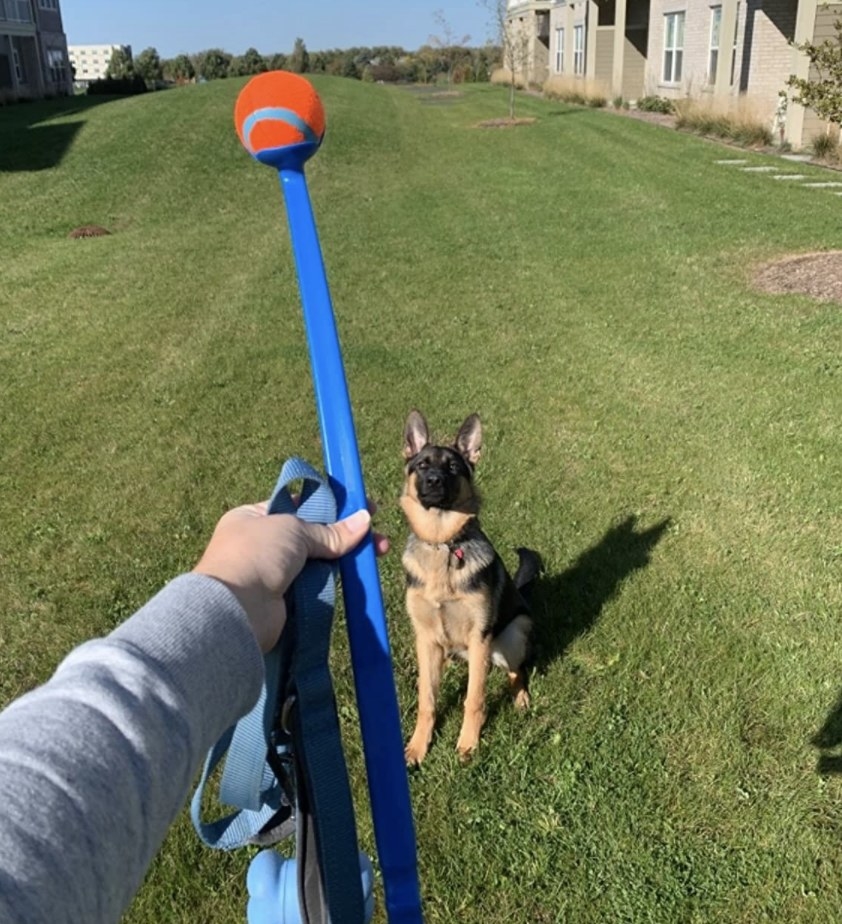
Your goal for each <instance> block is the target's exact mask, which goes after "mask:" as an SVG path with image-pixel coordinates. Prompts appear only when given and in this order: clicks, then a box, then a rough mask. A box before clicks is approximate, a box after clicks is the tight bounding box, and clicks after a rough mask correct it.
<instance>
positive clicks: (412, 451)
mask: <svg viewBox="0 0 842 924" xmlns="http://www.w3.org/2000/svg"><path fill="white" fill-rule="evenodd" d="M429 442H430V431H429V430H428V429H427V421H426V420H424V415H423V414H422V413H421V412H420V411H410V412H409V417H407V419H406V427H405V428H404V432H403V457H404V459H407V460H409V459H411V458H412V457H413V456H414V455H417V454H418V453H419V452H421V450H422V449H423V448H424V447H425V446H426V445H427V444H428V443H429Z"/></svg>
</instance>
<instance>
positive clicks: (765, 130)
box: [673, 97, 772, 147]
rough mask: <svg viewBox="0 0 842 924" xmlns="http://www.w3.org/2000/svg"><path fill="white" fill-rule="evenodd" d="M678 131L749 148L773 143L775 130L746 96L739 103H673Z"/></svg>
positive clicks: (695, 100) (700, 101) (725, 101)
mask: <svg viewBox="0 0 842 924" xmlns="http://www.w3.org/2000/svg"><path fill="white" fill-rule="evenodd" d="M673 109H674V111H675V117H676V118H675V125H676V128H684V129H688V130H690V131H694V132H698V133H699V134H700V135H712V136H714V137H716V138H725V139H727V140H729V141H734V142H736V143H737V144H741V145H745V146H748V147H765V146H768V145H770V144H771V143H772V129H771V127H770V126H769V125H768V124H767V121H766V120H765V119H764V118H763V117H762V115H760V114H759V113H758V111H757V109H756V108H755V107H754V106H753V105H752V104H751V103H749V102H748V101H746V100H745V98H744V97H739V98H738V99H736V100H730V99H729V100H721V101H719V100H716V101H713V100H698V99H683V100H676V101H675V102H674V103H673Z"/></svg>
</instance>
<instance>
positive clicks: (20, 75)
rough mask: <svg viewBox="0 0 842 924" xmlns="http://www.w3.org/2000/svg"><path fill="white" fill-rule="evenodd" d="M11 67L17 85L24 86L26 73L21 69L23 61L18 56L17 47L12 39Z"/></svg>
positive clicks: (18, 50)
mask: <svg viewBox="0 0 842 924" xmlns="http://www.w3.org/2000/svg"><path fill="white" fill-rule="evenodd" d="M12 67H13V68H14V69H15V77H17V80H18V84H26V71H25V70H24V67H23V59H22V58H21V56H20V49H19V48H18V47H17V44H16V41H15V39H14V38H13V39H12Z"/></svg>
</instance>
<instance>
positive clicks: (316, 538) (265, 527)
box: [193, 503, 389, 652]
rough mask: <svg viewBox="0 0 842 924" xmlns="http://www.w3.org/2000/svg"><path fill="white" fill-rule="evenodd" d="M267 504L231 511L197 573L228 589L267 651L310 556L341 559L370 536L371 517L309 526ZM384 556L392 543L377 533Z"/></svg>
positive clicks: (357, 516)
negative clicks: (269, 510) (286, 600)
mask: <svg viewBox="0 0 842 924" xmlns="http://www.w3.org/2000/svg"><path fill="white" fill-rule="evenodd" d="M267 506H268V505H267V504H266V503H262V504H249V505H247V506H245V507H236V508H235V509H234V510H229V511H228V513H226V514H225V515H224V516H223V517H222V519H221V520H220V521H219V523H218V524H217V526H216V529H215V530H214V533H213V536H212V537H211V540H210V542H209V543H208V547H207V548H206V549H205V552H204V554H203V555H202V557H201V559H200V560H199V563H198V564H197V565H196V567H195V568H194V569H193V571H194V573H196V574H206V575H208V576H209V577H213V578H216V579H217V580H218V581H221V582H222V583H223V584H225V585H226V587H228V588H229V589H230V590H231V591H232V592H233V593H234V595H235V596H236V597H237V599H238V600H239V601H240V603H241V605H242V607H243V609H244V610H245V611H246V615H247V616H248V619H249V622H250V623H251V627H252V629H253V631H254V634H255V636H256V637H257V641H258V643H259V644H260V647H261V649H262V650H263V651H264V652H266V651H269V650H270V649H271V648H272V647H273V646H274V645H275V643H276V642H277V641H278V638H279V637H280V634H281V630H282V629H283V627H284V624H285V623H286V606H285V604H284V594H285V593H286V591H287V589H288V588H289V586H290V584H292V582H293V581H294V580H295V578H296V577H297V576H298V574H299V572H300V571H301V569H302V568H303V567H304V563H305V562H306V561H307V559H308V558H328V559H333V558H340V557H341V556H342V555H344V554H345V553H346V552H350V551H351V549H353V548H354V547H355V546H356V545H358V544H359V543H360V542H361V541H362V539H363V537H364V536H365V535H366V534H367V533H368V530H369V528H370V526H371V515H370V514H369V512H368V511H367V510H358V511H357V512H356V513H353V514H351V516H349V517H346V518H345V519H344V520H339V521H338V522H337V523H334V524H332V525H330V526H323V525H321V524H319V523H306V522H305V521H304V520H299V519H298V517H296V516H293V515H292V514H272V515H271V516H269V515H268V514H267V512H266V510H267ZM374 545H375V549H376V551H377V553H378V554H379V555H382V554H384V553H385V552H386V551H387V549H388V547H389V542H388V540H387V539H386V538H385V537H384V536H381V535H379V534H377V533H375V534H374Z"/></svg>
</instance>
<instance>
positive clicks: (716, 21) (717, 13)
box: [708, 6, 722, 84]
mask: <svg viewBox="0 0 842 924" xmlns="http://www.w3.org/2000/svg"><path fill="white" fill-rule="evenodd" d="M721 26H722V7H721V6H714V7H711V10H710V53H709V55H708V83H711V84H713V83H716V65H717V63H718V62H719V30H720V27H721Z"/></svg>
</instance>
